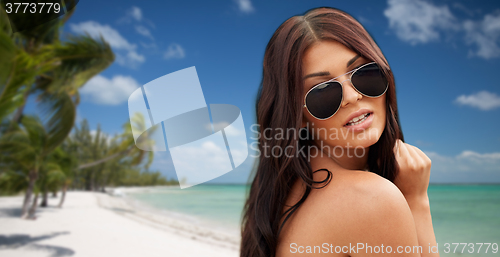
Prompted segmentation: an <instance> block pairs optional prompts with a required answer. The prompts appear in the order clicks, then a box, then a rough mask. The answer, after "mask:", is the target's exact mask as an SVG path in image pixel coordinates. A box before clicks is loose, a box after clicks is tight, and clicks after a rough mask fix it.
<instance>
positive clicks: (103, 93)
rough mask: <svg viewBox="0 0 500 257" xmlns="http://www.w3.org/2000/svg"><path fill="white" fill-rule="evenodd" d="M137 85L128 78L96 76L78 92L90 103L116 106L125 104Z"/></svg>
mask: <svg viewBox="0 0 500 257" xmlns="http://www.w3.org/2000/svg"><path fill="white" fill-rule="evenodd" d="M137 88H139V84H138V83H137V81H135V80H134V79H133V78H132V77H130V76H123V75H116V76H114V77H113V78H112V79H108V78H106V77H104V76H102V75H97V76H95V77H93V78H92V79H90V80H89V81H88V82H87V83H86V84H85V85H84V86H83V87H82V89H81V90H80V93H81V94H82V95H83V96H86V98H87V99H89V100H90V101H91V102H94V103H96V104H102V105H118V104H121V103H123V102H126V101H127V99H128V97H129V96H130V94H132V92H134V90H136V89H137Z"/></svg>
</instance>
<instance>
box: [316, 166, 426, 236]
mask: <svg viewBox="0 0 500 257" xmlns="http://www.w3.org/2000/svg"><path fill="white" fill-rule="evenodd" d="M335 175H336V176H337V179H332V183H331V184H329V185H328V186H326V187H325V188H324V189H325V190H324V191H323V192H321V190H317V192H316V193H315V195H316V196H315V198H317V199H315V200H314V202H315V203H316V204H318V203H323V208H322V209H323V211H322V212H321V213H317V214H318V215H319V216H321V217H322V218H320V219H318V220H323V221H327V222H324V223H323V227H324V228H325V230H324V231H325V234H324V235H325V237H326V238H323V240H328V239H334V240H335V241H336V242H339V243H340V242H342V243H343V244H347V245H348V244H349V243H352V244H357V243H363V244H364V243H371V244H379V245H380V244H384V245H391V244H396V243H397V244H398V245H400V244H405V243H406V244H408V245H412V244H413V245H417V244H418V241H417V236H416V229H415V226H414V221H413V216H412V214H411V210H410V208H409V206H408V204H407V202H406V200H405V198H404V196H403V194H402V193H401V191H400V190H399V189H398V188H397V187H396V185H394V183H392V182H391V181H389V180H387V179H385V178H383V177H381V176H379V175H377V174H375V173H372V172H366V171H352V170H350V171H339V172H336V173H335V174H334V176H335ZM320 192H321V193H320ZM314 208H317V206H316V207H313V209H314Z"/></svg>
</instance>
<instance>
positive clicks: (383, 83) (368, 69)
mask: <svg viewBox="0 0 500 257" xmlns="http://www.w3.org/2000/svg"><path fill="white" fill-rule="evenodd" d="M351 81H352V84H353V85H354V87H356V89H357V90H358V91H359V92H361V93H362V94H364V95H367V96H371V97H376V96H380V95H382V94H383V93H384V92H385V90H386V89H387V86H388V85H387V79H386V78H385V76H384V74H383V73H382V70H380V67H379V66H378V65H377V64H376V63H372V64H369V65H366V66H364V67H363V68H361V69H359V70H357V71H356V72H355V73H354V74H352V78H351Z"/></svg>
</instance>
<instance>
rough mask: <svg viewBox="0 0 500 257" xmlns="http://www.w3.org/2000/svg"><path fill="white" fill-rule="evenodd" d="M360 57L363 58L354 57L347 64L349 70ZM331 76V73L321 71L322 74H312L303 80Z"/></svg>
mask: <svg viewBox="0 0 500 257" xmlns="http://www.w3.org/2000/svg"><path fill="white" fill-rule="evenodd" d="M359 57H361V55H359V54H357V55H356V56H354V57H353V58H352V59H351V60H349V61H348V62H347V66H346V67H347V68H349V66H351V65H352V64H353V63H354V62H355V61H356V60H357V59H358V58H359ZM328 75H330V72H328V71H320V72H315V73H311V74H308V75H305V76H304V77H303V78H302V80H305V79H307V78H310V77H321V76H328Z"/></svg>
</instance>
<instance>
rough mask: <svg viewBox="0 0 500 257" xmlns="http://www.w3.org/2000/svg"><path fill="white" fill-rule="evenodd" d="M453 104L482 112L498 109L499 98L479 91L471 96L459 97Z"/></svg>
mask: <svg viewBox="0 0 500 257" xmlns="http://www.w3.org/2000/svg"><path fill="white" fill-rule="evenodd" d="M455 102H456V103H458V104H461V105H468V106H472V107H476V108H479V109H481V110H483V111H488V110H492V109H495V108H498V107H500V97H499V96H498V95H496V94H495V93H490V92H488V91H480V92H478V93H476V94H472V95H461V96H459V97H457V99H456V100H455Z"/></svg>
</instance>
